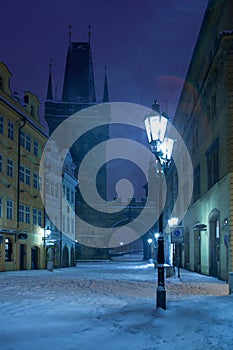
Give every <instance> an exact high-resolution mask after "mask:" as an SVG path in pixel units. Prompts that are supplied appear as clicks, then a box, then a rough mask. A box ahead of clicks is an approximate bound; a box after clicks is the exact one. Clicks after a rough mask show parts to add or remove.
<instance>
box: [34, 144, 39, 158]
mask: <svg viewBox="0 0 233 350" xmlns="http://www.w3.org/2000/svg"><path fill="white" fill-rule="evenodd" d="M34 155H35V156H37V157H38V141H34Z"/></svg>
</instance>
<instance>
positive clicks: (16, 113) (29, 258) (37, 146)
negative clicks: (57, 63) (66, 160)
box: [0, 62, 47, 271]
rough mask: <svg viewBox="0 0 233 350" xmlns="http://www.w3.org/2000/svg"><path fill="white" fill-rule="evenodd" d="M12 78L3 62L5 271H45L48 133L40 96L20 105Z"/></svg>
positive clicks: (1, 259)
mask: <svg viewBox="0 0 233 350" xmlns="http://www.w3.org/2000/svg"><path fill="white" fill-rule="evenodd" d="M10 79H11V73H10V72H9V70H8V68H7V66H6V65H5V64H4V63H2V62H0V271H7V270H24V269H36V268H44V267H45V251H44V243H43V234H44V207H43V204H42V200H41V196H40V186H41V179H40V176H39V165H40V158H41V155H42V151H43V148H44V144H45V143H46V141H47V132H46V127H45V125H43V124H42V123H41V120H40V117H39V101H38V99H37V97H36V96H35V95H34V94H32V93H31V92H25V93H24V98H23V101H22V100H20V98H19V96H18V95H17V94H16V93H14V94H13V93H12V91H11V88H10Z"/></svg>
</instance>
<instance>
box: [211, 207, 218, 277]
mask: <svg viewBox="0 0 233 350" xmlns="http://www.w3.org/2000/svg"><path fill="white" fill-rule="evenodd" d="M209 274H210V276H213V277H219V276H220V212H219V210H218V209H214V210H212V212H211V213H210V216H209Z"/></svg>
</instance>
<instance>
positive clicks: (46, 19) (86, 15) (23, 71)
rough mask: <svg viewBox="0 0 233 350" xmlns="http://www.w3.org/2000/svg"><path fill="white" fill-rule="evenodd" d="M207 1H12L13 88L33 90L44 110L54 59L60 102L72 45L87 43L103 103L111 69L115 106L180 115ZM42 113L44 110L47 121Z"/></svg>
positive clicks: (5, 56) (5, 38)
mask: <svg viewBox="0 0 233 350" xmlns="http://www.w3.org/2000/svg"><path fill="white" fill-rule="evenodd" d="M207 3H208V0H40V1H38V0H37V1H35V0H20V1H19V0H12V1H8V2H7V1H4V2H3V3H2V4H1V21H0V33H1V50H0V60H1V61H3V62H4V63H5V64H6V65H7V66H8V68H9V70H10V71H11V73H12V74H13V77H12V82H11V87H12V89H13V90H16V91H18V92H19V93H20V94H22V91H24V90H30V91H32V92H34V93H36V94H37V96H38V97H39V100H40V102H41V103H42V104H43V103H44V98H45V95H46V89H47V81H48V71H49V68H48V67H49V59H50V58H52V59H53V82H54V85H55V84H57V87H58V97H60V96H61V91H62V82H63V76H64V66H65V59H66V52H67V45H68V25H69V24H71V25H72V41H87V32H88V28H87V27H88V25H89V24H90V25H91V26H92V37H91V42H92V55H93V60H94V75H95V82H96V95H97V100H99V101H100V100H101V99H102V95H103V84H104V63H105V61H108V62H109V63H108V83H109V96H110V100H111V101H127V102H133V103H139V104H142V105H145V106H148V107H150V106H151V105H152V103H153V101H154V99H155V97H156V98H157V99H158V101H159V103H160V105H161V111H168V113H169V114H170V115H171V116H172V115H173V114H174V111H175V108H176V105H177V101H178V98H179V94H180V89H181V86H182V84H183V79H184V78H185V75H186V72H187V68H188V64H189V62H190V59H191V55H192V52H193V48H194V44H195V41H196V38H197V34H198V32H199V28H200V24H201V20H202V18H203V14H204V11H205V8H206V6H207ZM42 110H43V108H41V113H42Z"/></svg>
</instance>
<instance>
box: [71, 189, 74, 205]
mask: <svg viewBox="0 0 233 350" xmlns="http://www.w3.org/2000/svg"><path fill="white" fill-rule="evenodd" d="M71 203H74V191H71Z"/></svg>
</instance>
